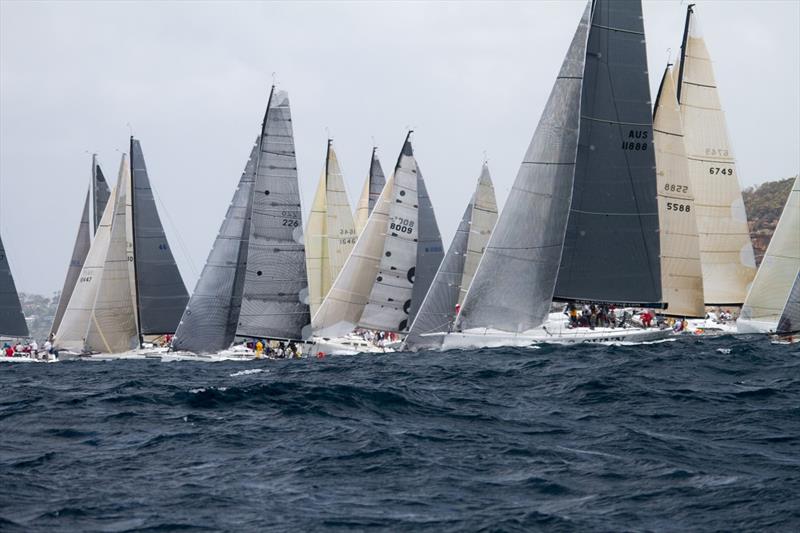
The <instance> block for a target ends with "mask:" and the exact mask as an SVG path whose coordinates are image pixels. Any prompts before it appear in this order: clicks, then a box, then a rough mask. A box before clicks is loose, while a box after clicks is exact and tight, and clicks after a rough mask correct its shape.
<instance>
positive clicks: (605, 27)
mask: <svg viewBox="0 0 800 533" xmlns="http://www.w3.org/2000/svg"><path fill="white" fill-rule="evenodd" d="M586 46H587V48H586V63H585V68H584V74H583V90H582V95H581V121H580V138H579V141H578V157H577V163H576V168H575V179H574V186H573V189H572V203H571V206H570V212H569V222H568V224H567V231H566V236H565V239H564V248H563V252H562V254H561V266H560V268H559V272H558V281H557V284H556V290H555V298H556V299H558V300H590V301H605V302H617V303H624V304H647V305H655V304H656V302H660V301H661V282H660V279H661V271H660V262H659V235H658V205H657V198H656V192H657V191H656V172H655V158H654V150H653V145H652V140H653V119H652V107H651V101H650V84H649V81H648V72H647V54H646V50H645V36H644V25H643V19H642V6H641V2H640V1H638V0H634V1H629V2H616V1H612V0H596V1H595V2H594V4H593V11H592V25H591V30H590V31H589V38H588V42H587V45H586Z"/></svg>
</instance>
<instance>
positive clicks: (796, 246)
mask: <svg viewBox="0 0 800 533" xmlns="http://www.w3.org/2000/svg"><path fill="white" fill-rule="evenodd" d="M798 276H800V176H798V177H796V178H795V180H794V184H793V186H792V190H791V192H790V193H789V198H788V199H787V200H786V205H785V206H784V208H783V213H782V214H781V218H780V220H779V221H778V225H777V227H776V228H775V233H774V234H773V235H772V239H771V240H770V241H769V246H768V247H767V252H766V254H764V259H763V260H762V261H761V266H759V268H758V272H757V273H756V277H755V280H754V281H753V284H752V286H751V287H750V291H749V292H748V293H747V298H746V299H745V302H744V306H742V312H741V314H740V315H739V318H738V320H737V321H736V327H737V328H738V331H739V333H774V332H777V331H779V325H781V326H782V327H781V328H780V329H782V330H783V331H782V332H786V333H789V332H792V331H793V330H797V329H800V321H798V320H796V319H795V320H793V319H792V314H793V313H792V307H793V306H796V305H797V302H796V298H797V297H796V296H795V301H794V302H793V301H792V298H791V295H792V291H793V290H794V286H795V285H796V284H797V279H798ZM787 308H788V309H787ZM784 315H785V317H786V318H784V320H783V324H781V318H782V317H783V316H784ZM787 321H788V322H787Z"/></svg>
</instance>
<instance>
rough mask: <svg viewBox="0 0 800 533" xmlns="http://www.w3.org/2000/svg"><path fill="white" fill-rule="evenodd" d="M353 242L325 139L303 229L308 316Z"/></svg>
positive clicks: (332, 153)
mask: <svg viewBox="0 0 800 533" xmlns="http://www.w3.org/2000/svg"><path fill="white" fill-rule="evenodd" d="M355 241H356V229H355V224H354V222H353V213H352V211H351V210H350V201H349V200H348V198H347V191H346V190H345V186H344V177H343V176H342V171H341V168H340V167H339V161H338V159H337V157H336V152H335V151H334V150H333V145H332V141H331V140H330V139H329V140H328V149H327V154H326V157H325V168H324V169H323V170H322V176H320V181H319V185H318V187H317V192H316V194H315V196H314V203H313V204H312V207H311V214H310V216H309V219H308V227H307V228H306V263H307V265H308V292H309V306H310V308H311V315H312V316H313V315H314V314H316V312H317V310H318V309H319V306H320V305H321V304H322V300H323V299H324V298H325V296H326V295H327V294H328V291H329V290H330V288H331V285H332V283H333V280H335V279H336V276H338V275H339V272H340V271H341V269H342V266H343V265H344V263H345V261H347V258H348V257H349V256H350V252H351V251H352V250H353V246H354V245H355Z"/></svg>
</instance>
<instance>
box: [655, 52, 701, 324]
mask: <svg viewBox="0 0 800 533" xmlns="http://www.w3.org/2000/svg"><path fill="white" fill-rule="evenodd" d="M653 143H654V145H655V150H656V175H657V179H658V219H659V223H660V225H661V233H660V241H661V290H662V293H663V298H664V302H665V303H666V304H667V307H666V313H667V314H669V315H673V316H683V317H702V316H704V315H705V306H704V305H703V273H702V270H701V268H700V246H699V243H698V236H697V221H696V219H695V212H696V208H695V205H694V197H693V196H692V187H691V183H690V180H689V167H688V165H687V162H686V148H685V146H684V141H683V127H682V125H681V111H680V106H679V105H678V99H677V96H676V94H675V82H674V81H673V75H672V67H671V66H667V68H666V70H665V71H664V76H663V78H662V79H661V87H660V89H659V91H658V96H657V97H656V103H655V106H654V115H653Z"/></svg>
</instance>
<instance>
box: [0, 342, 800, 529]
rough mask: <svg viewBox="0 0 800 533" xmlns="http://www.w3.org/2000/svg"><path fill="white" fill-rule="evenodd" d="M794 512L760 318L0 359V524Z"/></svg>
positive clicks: (474, 520)
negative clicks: (622, 342) (626, 328)
mask: <svg viewBox="0 0 800 533" xmlns="http://www.w3.org/2000/svg"><path fill="white" fill-rule="evenodd" d="M324 528H331V529H358V530H360V529H391V530H397V529H420V530H429V531H447V530H464V529H467V530H476V529H498V530H531V529H546V530H563V531H573V530H607V531H621V530H658V531H687V530H728V531H729V530H767V529H772V530H781V531H792V530H794V531H797V530H800V349H798V348H797V347H796V346H794V347H793V346H785V345H784V346H777V345H771V344H770V343H769V341H767V340H765V339H758V338H746V337H745V338H732V337H721V338H707V339H702V340H701V339H692V338H687V339H681V340H679V341H676V342H667V343H662V344H652V345H644V346H590V345H585V346H574V347H553V346H544V347H541V348H539V349H495V350H482V351H467V352H449V353H424V354H416V355H414V354H391V355H381V356H352V357H350V356H340V357H329V358H327V359H325V360H321V361H317V360H303V361H280V362H275V361H259V362H249V363H233V362H231V363H192V362H179V363H161V362H156V361H116V362H105V363H102V362H74V363H59V364H50V365H44V364H3V365H0V529H2V530H9V531H13V530H19V531H37V530H39V531H50V530H53V529H61V530H70V531H75V530H91V531H130V530H137V531H138V530H176V529H181V530H187V531H191V530H228V531H245V530H265V529H273V530H294V531H306V530H317V529H324Z"/></svg>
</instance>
